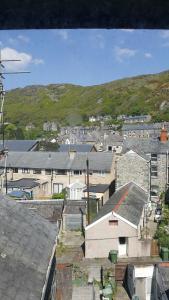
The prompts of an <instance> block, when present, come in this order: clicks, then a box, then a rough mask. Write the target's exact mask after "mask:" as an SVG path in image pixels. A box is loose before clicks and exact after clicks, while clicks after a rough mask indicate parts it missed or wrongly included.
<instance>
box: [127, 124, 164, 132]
mask: <svg viewBox="0 0 169 300" xmlns="http://www.w3.org/2000/svg"><path fill="white" fill-rule="evenodd" d="M162 127H163V123H148V124H145V123H141V124H125V125H123V126H122V131H132V130H160V129H162Z"/></svg>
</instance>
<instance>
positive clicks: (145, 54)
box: [144, 52, 152, 58]
mask: <svg viewBox="0 0 169 300" xmlns="http://www.w3.org/2000/svg"><path fill="white" fill-rule="evenodd" d="M144 56H145V57H146V58H152V54H151V53H149V52H146V53H144Z"/></svg>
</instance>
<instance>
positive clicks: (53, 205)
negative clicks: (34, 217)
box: [18, 200, 63, 223]
mask: <svg viewBox="0 0 169 300" xmlns="http://www.w3.org/2000/svg"><path fill="white" fill-rule="evenodd" d="M18 203H19V204H21V205H24V206H25V207H27V208H28V209H30V210H31V211H33V212H35V213H37V214H39V215H40V216H41V217H43V218H45V219H47V220H49V221H50V222H52V223H56V222H57V221H58V220H60V219H61V218H62V211H63V200H59V201H58V200H37V201H36V200H25V201H24V200H23V201H22V200H20V201H19V202H18Z"/></svg>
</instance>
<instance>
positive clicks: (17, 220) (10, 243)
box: [0, 194, 58, 300]
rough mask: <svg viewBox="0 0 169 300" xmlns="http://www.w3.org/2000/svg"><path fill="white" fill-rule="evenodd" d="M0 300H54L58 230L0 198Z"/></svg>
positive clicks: (7, 199) (16, 204) (26, 209)
mask: <svg viewBox="0 0 169 300" xmlns="http://www.w3.org/2000/svg"><path fill="white" fill-rule="evenodd" d="M0 211H1V218H0V228H1V231H0V245H1V255H0V270H1V272H0V298H1V299H3V300H19V299H34V300H40V299H42V300H46V299H48V300H49V299H50V300H55V299H56V275H55V268H56V257H55V249H56V244H57V233H58V227H57V225H56V224H51V223H50V222H48V221H47V220H45V219H44V218H42V217H41V216H39V215H38V214H36V213H34V212H33V211H30V210H29V209H28V208H26V207H23V206H22V205H20V204H19V203H17V202H16V201H13V200H9V198H8V197H7V196H4V195H2V194H0Z"/></svg>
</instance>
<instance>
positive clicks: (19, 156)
mask: <svg viewBox="0 0 169 300" xmlns="http://www.w3.org/2000/svg"><path fill="white" fill-rule="evenodd" d="M87 158H88V159H89V169H91V170H95V171H108V172H109V171H110V169H111V166H112V161H113V154H112V153H105V152H102V153H101V152H88V153H76V154H75V157H74V159H71V158H70V157H69V154H68V153H64V152H63V153H62V152H38V151H36V152H32V151H31V152H9V153H8V157H7V167H9V168H12V167H13V168H30V169H36V168H37V169H38V168H39V169H58V170H69V169H71V170H86V159H87ZM0 167H4V159H2V160H0Z"/></svg>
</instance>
